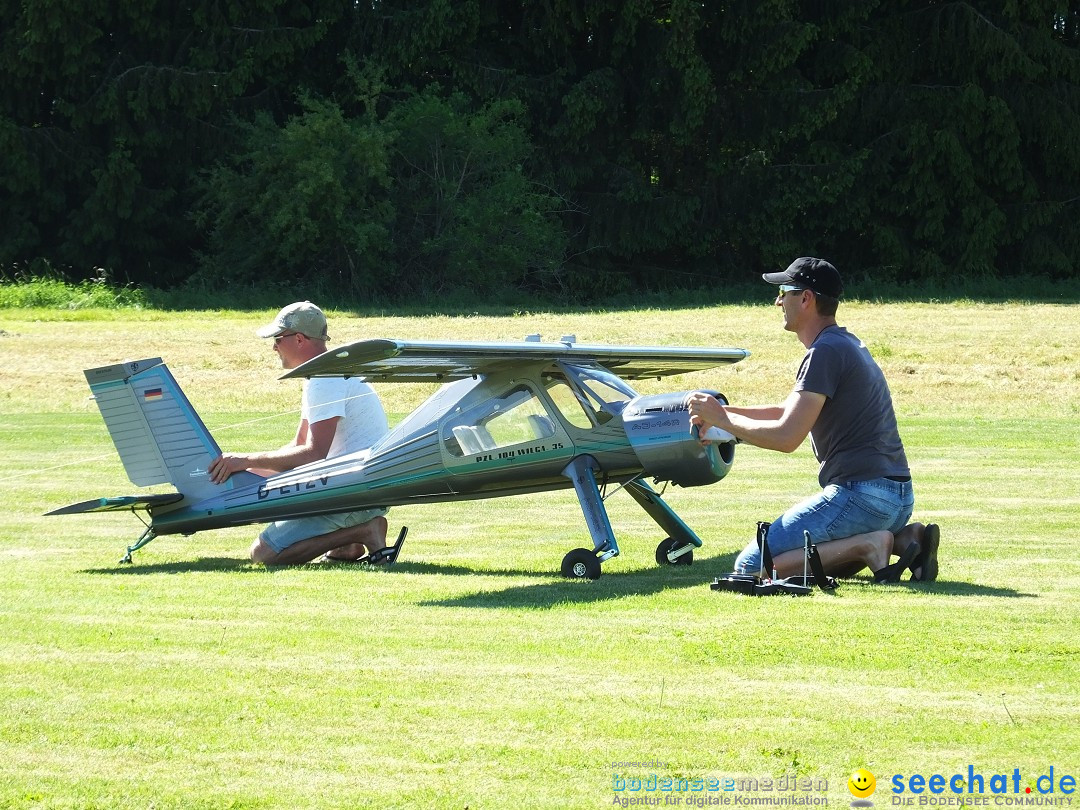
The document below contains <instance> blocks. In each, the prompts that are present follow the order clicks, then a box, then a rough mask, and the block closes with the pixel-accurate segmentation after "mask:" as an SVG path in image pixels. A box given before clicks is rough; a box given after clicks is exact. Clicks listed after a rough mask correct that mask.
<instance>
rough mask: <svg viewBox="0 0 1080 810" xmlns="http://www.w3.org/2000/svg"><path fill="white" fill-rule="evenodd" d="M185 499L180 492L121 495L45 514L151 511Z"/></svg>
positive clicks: (95, 499) (83, 502)
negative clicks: (151, 508)
mask: <svg viewBox="0 0 1080 810" xmlns="http://www.w3.org/2000/svg"><path fill="white" fill-rule="evenodd" d="M183 497H184V496H183V495H181V494H180V493H179V492H167V493H164V494H161V495H121V496H119V497H116V498H94V499H93V500H91V501H82V502H80V503H73V504H71V505H70V506H62V507H60V508H59V509H54V510H53V511H51V512H46V513H45V514H46V515H80V514H83V513H84V512H127V511H131V510H134V509H149V508H150V507H152V506H164V505H166V504H170V503H176V502H177V501H179V500H180V499H182V498H183Z"/></svg>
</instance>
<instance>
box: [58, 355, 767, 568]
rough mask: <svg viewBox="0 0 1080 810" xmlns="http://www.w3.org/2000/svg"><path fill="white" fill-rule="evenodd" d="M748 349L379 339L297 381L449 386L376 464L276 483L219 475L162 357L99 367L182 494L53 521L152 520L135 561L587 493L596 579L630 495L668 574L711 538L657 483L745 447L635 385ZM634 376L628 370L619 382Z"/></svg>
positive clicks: (720, 464)
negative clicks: (164, 538) (260, 528)
mask: <svg viewBox="0 0 1080 810" xmlns="http://www.w3.org/2000/svg"><path fill="white" fill-rule="evenodd" d="M748 356H749V352H748V351H746V350H745V349H733V348H662V347H640V346H595V345H593V346H590V345H583V344H578V343H576V342H574V340H573V338H572V337H569V336H568V337H564V338H563V340H562V342H560V343H542V342H540V341H539V337H538V336H533V337H532V338H529V339H526V340H525V341H524V342H519V343H461V342H445V343H438V342H416V341H402V340H364V341H360V342H357V343H352V344H349V345H347V346H343V347H341V348H337V349H331V350H330V351H328V352H326V353H325V354H323V355H320V356H319V357H316V358H314V359H312V360H309V361H308V362H306V363H304V364H303V365H301V366H298V367H297V368H295V369H292V370H290V371H288V372H287V373H286V374H284V375H283V376H282V378H283V379H284V378H295V377H319V376H352V375H356V376H363V377H364V378H365V379H367V380H369V381H371V382H391V381H393V382H408V381H413V382H421V381H422V382H430V381H438V382H442V383H443V385H442V386H441V387H440V388H439V389H438V390H437V391H436V392H435V393H434V394H433V395H432V396H431V397H429V398H428V400H427V401H426V402H424V403H423V404H422V405H421V406H420V407H419V408H417V409H416V410H415V411H413V412H412V413H411V414H410V415H409V416H407V417H405V419H403V420H402V421H401V422H400V423H399V424H398V425H397V426H396V427H394V429H393V430H391V431H390V432H389V433H388V434H387V435H386V436H385V437H384V438H383V439H382V440H381V441H380V442H378V444H376V445H374V446H373V447H371V448H370V449H369V450H367V451H364V452H363V453H357V454H352V455H347V456H339V457H337V458H333V459H328V460H324V461H319V462H315V463H312V464H307V465H305V466H302V467H297V468H296V469H293V470H289V471H288V472H283V473H278V474H276V475H273V476H271V477H269V478H262V477H260V476H257V475H254V474H252V473H239V474H235V475H233V476H232V477H231V478H229V480H228V481H227V482H225V483H224V484H220V485H219V484H214V483H212V482H211V481H210V480H209V478H208V477H207V473H206V470H207V466H208V465H209V463H210V462H211V461H212V460H213V459H214V458H216V457H217V456H218V455H219V454H220V452H221V451H220V450H219V449H218V445H217V443H216V442H215V441H214V439H213V437H212V436H211V435H210V432H209V431H208V430H207V429H206V427H205V426H204V425H203V423H202V420H201V419H200V418H199V416H198V414H197V413H196V412H195V409H194V408H193V407H192V406H191V403H190V402H189V401H188V399H187V397H185V396H184V393H183V392H182V391H181V390H180V386H179V385H178V384H177V382H176V380H175V379H174V378H173V375H172V374H171V372H170V371H169V369H168V368H167V367H166V365H165V364H164V363H162V361H161V359H160V358H153V359H148V360H139V361H136V362H126V363H120V364H117V365H111V366H105V367H102V368H95V369H89V370H87V371H86V372H85V373H86V379H87V381H88V382H89V384H90V389H91V391H92V392H93V394H94V398H95V400H96V402H97V404H98V407H99V409H100V410H101V414H102V417H103V418H104V420H105V424H106V426H107V427H108V430H109V433H110V435H111V437H112V439H113V443H114V444H115V445H116V449H117V451H118V453H119V454H120V458H121V460H122V461H123V464H124V469H125V470H126V472H127V474H128V477H129V478H130V479H131V481H132V483H134V484H137V485H139V486H150V485H154V484H164V483H171V484H172V485H173V486H174V487H175V488H176V490H177V492H174V493H165V494H149V495H131V496H122V497H113V498H100V499H97V500H93V501H86V502H83V503H77V504H73V505H71V506H66V507H64V508H62V509H57V510H55V511H53V512H49V513H48V514H50V515H59V514H78V513H84V512H115V511H121V510H125V511H133V512H145V513H146V514H147V515H148V517H149V519H148V520H146V519H144V521H143V522H144V524H145V526H146V530H145V531H144V532H143V534H142V536H141V537H140V538H139V540H138V541H137V542H136V543H135V544H134V545H132V546H129V547H128V549H127V554H126V555H125V557H124V559H123V560H122V561H123V562H130V561H131V554H132V552H134V551H135V550H136V549H139V548H141V547H143V546H145V545H146V544H147V543H149V542H150V541H151V540H153V539H154V538H155V537H157V536H159V535H166V534H183V535H190V534H194V533H195V532H199V531H203V530H206V529H217V528H222V527H226V526H241V525H244V524H249V523H262V522H267V521H271V520H278V519H282V518H294V517H301V516H304V515H316V514H326V513H331V512H340V511H345V510H354V509H366V508H370V507H374V506H400V505H412V504H418V503H436V502H440V501H454V500H468V499H480V498H496V497H502V496H506V495H520V494H524V493H531V492H545V491H549V490H557V489H564V488H570V487H573V489H574V490H575V492H576V493H577V496H578V500H579V501H580V503H581V509H582V512H583V513H584V516H585V523H586V525H587V526H588V529H589V533H590V535H591V537H592V542H593V548H592V549H587V548H578V549H574V550H573V551H570V552H569V553H568V554H567V555H566V556H565V557H564V559H563V562H562V573H563V574H564V575H565V576H567V577H572V578H588V579H596V578H597V577H599V576H600V565H601V563H603V562H604V561H606V560H609V559H611V558H612V557H615V556H616V555H618V554H619V545H618V543H617V542H616V540H615V535H614V532H613V531H612V528H611V523H610V521H609V520H608V515H607V510H606V508H605V506H604V500H605V495H604V492H605V491H606V488H607V487H608V486H609V485H613V484H614V485H620V487H621V488H623V489H625V490H626V491H627V492H628V493H629V494H630V496H631V497H632V498H633V499H634V500H635V501H637V503H638V504H640V505H641V507H642V508H643V509H644V510H645V511H646V513H648V515H649V516H650V517H651V518H652V519H653V520H655V521H656V523H657V524H658V525H659V526H660V527H661V529H663V530H664V532H665V533H666V534H667V535H668V536H667V538H666V539H665V540H663V541H662V542H661V543H660V545H659V546H658V547H657V549H656V560H657V562H658V563H660V564H683V565H686V564H689V563H690V562H692V560H693V551H694V549H695V548H698V547H700V546H701V540H700V538H698V536H697V535H696V534H694V532H693V531H692V530H691V529H690V528H689V527H688V526H687V525H686V524H685V523H684V522H683V521H682V520H681V519H680V518H679V517H678V515H676V514H675V512H674V511H672V509H671V508H670V507H669V506H668V505H667V504H666V503H665V502H664V501H663V500H662V499H661V497H660V495H659V494H657V492H656V491H655V490H654V489H653V488H652V487H651V486H650V485H649V484H648V483H646V479H647V478H651V479H653V481H654V482H668V481H670V482H671V483H673V484H676V485H679V486H684V487H691V486H700V485H703V484H711V483H714V482H716V481H719V480H720V479H722V478H723V477H724V476H725V475H727V473H728V471H729V470H730V469H731V465H732V462H733V460H734V453H735V444H736V441H735V439H734V437H733V436H731V435H730V434H728V433H724V432H723V431H720V430H718V429H716V428H712V429H711V430H710V432H709V433H707V434H706V435H705V436H704V437H702V438H704V439H706V440H708V441H701V440H700V438H699V437H697V436H695V435H692V434H691V427H690V421H689V417H688V415H687V412H686V408H685V407H684V405H683V400H684V399H685V397H686V394H687V392H686V391H680V392H677V393H671V394H655V395H649V396H640V395H638V394H637V392H635V391H634V389H633V388H631V387H630V386H629V385H628V384H627V383H626V382H625V380H624V379H623V378H627V379H641V378H649V377H655V378H660V377H665V376H669V375H673V374H682V373H685V372H690V371H700V370H703V369H709V368H714V367H716V366H720V365H724V364H728V363H736V362H738V361H740V360H743V359H744V358H746V357H748ZM616 371H617V372H618V373H619V375H621V376H619V375H617V374H616V373H615V372H616Z"/></svg>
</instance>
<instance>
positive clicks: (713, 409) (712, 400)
mask: <svg viewBox="0 0 1080 810" xmlns="http://www.w3.org/2000/svg"><path fill="white" fill-rule="evenodd" d="M684 404H685V405H686V410H687V411H688V412H689V414H690V424H691V425H692V426H693V427H696V428H697V429H698V435H699V436H704V435H705V431H706V430H708V429H709V428H710V427H713V426H715V427H720V428H723V429H724V430H727V429H728V428H729V427H730V426H731V422H730V420H729V419H728V415H727V411H725V410H724V406H723V405H721V404H720V401H719V400H718V399H717V398H716V397H714V396H712V395H711V394H706V393H704V392H703V391H695V392H693V393H692V394H690V395H688V396H687V397H686V401H685V403H684Z"/></svg>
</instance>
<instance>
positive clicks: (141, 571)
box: [82, 554, 1039, 609]
mask: <svg viewBox="0 0 1080 810" xmlns="http://www.w3.org/2000/svg"><path fill="white" fill-rule="evenodd" d="M734 562H735V555H734V554H729V555H722V556H719V557H712V558H708V559H705V560H701V561H700V562H699V563H698V564H695V565H694V566H693V567H688V566H682V565H680V566H667V567H663V568H660V567H657V568H652V567H650V568H642V569H638V570H635V571H614V572H610V573H604V574H603V575H602V576H601V577H600V579H598V580H595V581H592V580H569V579H562V578H558V579H553V577H558V572H557V571H536V570H523V569H485V568H470V567H468V566H464V565H445V564H442V563H428V562H401V563H398V564H396V565H394V566H393V567H390V568H386V567H382V566H375V567H372V566H367V565H357V564H355V563H347V562H334V563H309V564H308V565H307V566H306V567H307V568H308V569H309V570H313V571H314V570H319V569H325V570H329V571H342V570H349V569H355V570H356V571H358V572H360V571H363V572H376V571H377V572H379V573H381V574H394V573H402V574H418V575H442V576H470V577H513V578H515V579H520V578H523V577H526V578H533V579H537V580H544V581H543V582H536V583H534V584H528V585H516V586H513V587H509V588H504V589H502V590H491V591H479V592H476V593H471V594H466V595H464V596H455V597H450V598H446V599H436V600H429V601H424V602H418V603H417V604H418V605H420V606H438V607H478V608H503V607H519V608H533V609H535V608H550V607H554V606H556V605H563V604H585V603H591V602H603V601H608V600H612V599H622V598H623V597H629V596H649V595H651V594H656V593H660V592H661V591H668V590H682V589H685V588H694V587H705V586H707V585H709V584H711V582H712V579H713V577H717V576H723V575H724V574H726V573H728V572H730V571H731V568H732V565H733V564H734ZM289 570H295V567H293V566H280V567H263V566H261V565H256V564H254V563H252V562H250V561H249V560H247V559H246V558H234V557H200V558H198V559H194V560H178V561H176V562H168V563H151V564H149V565H139V564H138V563H134V564H131V565H126V564H117V565H116V566H113V567H110V568H88V569H84V570H83V571H82V573H84V574H111V575H115V574H120V575H125V576H141V575H147V574H186V573H194V572H220V573H229V574H235V573H242V574H252V573H253V574H259V575H262V576H265V575H266V574H273V573H275V572H277V571H289ZM864 587H874V588H877V587H880V586H878V585H876V584H875V583H873V582H872V581H871V580H870V579H867V578H860V577H856V578H853V579H846V580H841V582H840V588H839V590H838V591H837V595H840V596H842V595H843V593H844V589H845V588H851V589H856V590H861V589H862V588H864ZM889 587H890V588H896V587H900V588H904V589H911V590H913V591H915V592H917V593H920V594H926V595H933V596H958V597H968V596H991V597H997V598H1005V599H1034V598H1037V597H1038V596H1039V594H1037V593H1028V592H1024V591H1020V590H1017V589H1015V588H1003V587H995V586H990V585H980V584H978V583H973V582H952V581H948V580H941V579H939V580H937V581H935V582H907V581H905V582H901V583H897V584H896V585H893V586H889ZM814 595H815V596H824V595H827V594H824V593H819V592H818V591H815V592H814ZM747 598H753V597H747Z"/></svg>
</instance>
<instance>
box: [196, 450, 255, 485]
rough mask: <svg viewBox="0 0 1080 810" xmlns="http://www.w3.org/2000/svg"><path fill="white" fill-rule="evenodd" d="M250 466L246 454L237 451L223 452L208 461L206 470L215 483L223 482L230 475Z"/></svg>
mask: <svg viewBox="0 0 1080 810" xmlns="http://www.w3.org/2000/svg"><path fill="white" fill-rule="evenodd" d="M249 466H251V462H250V461H249V460H248V457H247V456H244V455H241V454H239V453H224V454H222V455H220V456H218V457H217V458H215V459H214V460H213V461H211V462H210V467H209V468H208V469H207V472H208V473H209V474H210V480H211V481H213V482H214V483H215V484H224V483H225V482H226V481H227V480H228V478H229V476H230V475H232V474H233V473H236V472H241V471H242V470H246V469H247V468H248V467H249Z"/></svg>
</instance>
